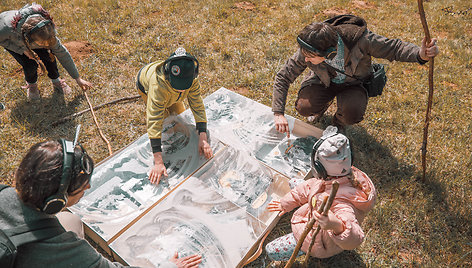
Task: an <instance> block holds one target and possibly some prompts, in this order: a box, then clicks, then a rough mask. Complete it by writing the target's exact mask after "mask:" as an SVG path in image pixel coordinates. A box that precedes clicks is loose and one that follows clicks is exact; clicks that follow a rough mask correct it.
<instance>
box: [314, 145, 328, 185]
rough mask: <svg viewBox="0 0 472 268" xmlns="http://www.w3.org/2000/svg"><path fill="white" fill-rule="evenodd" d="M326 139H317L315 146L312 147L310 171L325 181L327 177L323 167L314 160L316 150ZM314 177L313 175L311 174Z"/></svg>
mask: <svg viewBox="0 0 472 268" xmlns="http://www.w3.org/2000/svg"><path fill="white" fill-rule="evenodd" d="M327 138H328V137H326V138H324V139H321V138H320V139H319V140H317V141H316V142H315V144H314V145H313V150H312V151H311V169H312V171H313V172H315V173H316V174H318V176H319V177H320V178H321V179H323V180H325V179H326V178H327V177H328V173H327V172H326V169H325V167H324V166H323V164H322V163H321V162H320V161H319V160H318V159H316V153H317V151H318V149H319V148H320V146H321V144H323V142H324V141H325V140H326V139H327ZM313 175H315V174H313Z"/></svg>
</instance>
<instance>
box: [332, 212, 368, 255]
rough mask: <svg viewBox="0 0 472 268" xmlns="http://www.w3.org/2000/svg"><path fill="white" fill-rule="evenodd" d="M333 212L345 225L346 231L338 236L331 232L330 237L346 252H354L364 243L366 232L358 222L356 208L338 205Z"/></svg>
mask: <svg viewBox="0 0 472 268" xmlns="http://www.w3.org/2000/svg"><path fill="white" fill-rule="evenodd" d="M332 211H333V212H334V215H336V217H338V218H339V219H340V220H341V221H342V222H343V223H344V226H345V229H344V232H342V233H340V234H338V235H335V234H334V233H333V231H332V230H329V231H328V235H329V237H331V239H333V242H334V243H336V245H338V246H339V247H340V248H342V249H344V250H352V249H355V248H357V247H358V246H360V244H362V242H363V241H364V231H363V230H362V228H361V226H360V225H359V222H358V221H357V218H356V214H355V211H354V208H353V207H352V206H351V205H350V204H337V205H336V207H334V208H333V210H332Z"/></svg>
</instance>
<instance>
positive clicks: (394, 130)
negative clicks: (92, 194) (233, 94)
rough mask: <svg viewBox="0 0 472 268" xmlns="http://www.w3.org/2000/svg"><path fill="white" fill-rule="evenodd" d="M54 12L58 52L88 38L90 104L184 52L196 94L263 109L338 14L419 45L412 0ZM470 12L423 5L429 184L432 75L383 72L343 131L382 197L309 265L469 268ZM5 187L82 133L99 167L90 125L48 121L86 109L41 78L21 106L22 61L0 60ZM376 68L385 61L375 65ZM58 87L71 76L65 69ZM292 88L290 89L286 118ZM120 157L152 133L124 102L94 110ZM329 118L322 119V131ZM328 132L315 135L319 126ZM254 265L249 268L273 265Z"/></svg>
mask: <svg viewBox="0 0 472 268" xmlns="http://www.w3.org/2000/svg"><path fill="white" fill-rule="evenodd" d="M25 3H27V2H26V1H23V0H21V1H18V0H3V1H2V2H1V3H0V10H1V11H4V10H9V9H17V8H19V7H21V6H22V5H23V4H25ZM38 3H40V4H42V5H43V6H44V7H45V8H47V9H48V10H50V11H51V13H52V15H53V16H54V18H55V19H56V22H57V25H58V32H59V37H60V38H61V40H62V41H63V42H64V43H67V42H70V41H85V42H88V43H90V44H91V48H92V49H93V51H92V53H91V54H90V55H88V56H87V55H86V56H83V55H82V56H80V55H78V56H77V59H78V58H80V59H81V60H80V61H79V62H78V63H77V65H78V68H79V71H80V73H81V74H82V76H83V77H84V78H85V79H88V80H90V81H91V82H93V83H94V84H95V88H94V89H92V90H91V91H90V93H89V96H90V97H91V98H92V101H93V103H94V104H100V103H104V102H107V101H109V100H112V99H115V98H118V97H124V96H129V95H135V94H136V91H135V89H134V76H135V73H136V71H137V70H138V69H139V68H140V67H141V66H143V65H144V64H146V63H148V62H150V61H154V60H157V59H162V58H165V57H166V56H167V55H168V54H170V53H171V51H173V50H174V49H175V48H176V47H177V46H178V45H185V47H186V48H187V49H188V50H189V51H190V52H192V53H193V54H195V55H196V56H197V57H198V58H199V60H200V63H201V71H200V74H201V77H202V84H203V92H204V95H208V94H210V93H212V92H213V91H215V90H217V89H218V88H219V87H221V86H224V87H227V88H234V89H236V90H237V91H238V92H240V93H242V94H244V95H246V96H248V97H250V98H252V99H254V100H256V101H259V102H261V103H264V104H267V105H270V103H271V91H272V84H273V80H274V75H275V73H276V72H277V70H278V69H279V68H280V67H281V66H282V65H283V63H284V62H285V60H286V59H287V58H288V57H289V56H290V55H291V54H292V53H293V52H294V50H295V49H296V46H297V45H296V42H295V41H294V40H295V36H296V34H297V32H298V31H299V30H301V29H302V28H303V26H305V25H306V24H308V23H310V22H312V21H314V20H323V19H326V18H328V16H332V15H334V14H337V13H339V12H350V13H354V14H356V15H360V16H363V17H364V18H365V19H366V20H367V22H368V24H369V28H370V29H371V30H373V31H374V32H377V33H379V34H382V35H385V36H388V37H395V38H401V39H403V40H406V41H409V42H412V43H416V44H419V43H420V41H421V39H422V36H423V33H422V27H421V24H420V20H419V15H418V14H417V6H416V1H400V0H392V1H380V0H375V1H374V0H370V1H357V0H356V1H346V0H330V1H328V0H319V1H308V0H297V1H295V0H280V1H276V2H275V1H269V0H261V1H251V2H247V1H246V3H241V2H240V1H229V0H226V1H216V0H208V1H196V0H187V1H182V0H180V1H178V0H177V1H160V0H155V1H150V0H139V1H138V0H128V1H118V0H68V1H64V0H57V1H51V0H40V1H38ZM450 5H453V10H454V11H461V10H467V9H468V8H470V7H472V6H471V4H470V1H469V0H457V1H454V2H453V4H451V2H450V1H446V0H436V1H428V2H426V3H425V8H426V13H427V17H428V23H429V25H430V29H431V32H432V35H433V36H437V37H438V38H439V45H440V48H441V55H440V56H439V57H437V59H436V68H435V81H436V82H435V96H434V106H433V111H432V119H431V125H430V132H429V133H430V135H429V140H428V141H429V144H428V182H427V183H421V182H419V181H418V180H417V177H418V174H419V171H420V169H421V163H420V161H421V159H420V151H419V150H420V147H421V143H422V130H423V121H424V114H425V109H426V98H427V90H428V89H427V67H425V66H419V65H417V64H408V63H389V71H388V77H389V81H388V84H387V88H386V90H385V92H384V94H383V95H382V96H381V97H377V98H374V99H371V100H370V103H369V106H368V110H367V114H366V117H365V120H364V121H363V122H361V123H360V124H358V125H356V126H353V127H349V128H348V129H347V134H348V136H349V137H351V138H352V140H353V143H354V145H355V154H356V165H357V166H358V167H360V168H361V169H362V170H364V171H365V172H366V173H367V174H369V175H370V176H371V177H372V179H373V180H374V183H375V185H376V186H377V189H378V192H379V199H378V203H377V205H376V207H375V208H374V210H373V211H372V212H371V213H370V214H369V216H368V217H367V218H366V220H365V222H364V225H363V227H364V231H365V233H366V235H367V236H366V240H365V242H364V243H363V244H362V246H361V247H360V248H358V249H357V250H355V251H349V252H345V253H342V254H340V255H338V256H335V257H333V258H330V259H327V260H312V262H311V263H312V266H313V267H333V266H334V267H346V266H347V267H349V266H351V267H358V266H361V267H362V266H395V267H397V266H428V267H437V266H452V267H454V266H462V267H467V266H468V267H470V266H471V265H472V262H471V259H472V258H471V256H472V255H471V251H472V242H471V241H472V229H471V226H472V220H471V218H470V215H471V214H472V205H471V198H470V196H472V189H471V186H470V185H471V176H470V174H471V173H472V154H471V151H472V142H471V138H470V133H471V132H472V120H471V114H472V93H471V91H470V89H471V84H472V83H471V79H472V78H471V76H470V73H471V70H472V50H471V45H470V44H471V43H472V30H471V29H472V10H471V11H470V12H469V13H467V14H464V13H463V14H455V15H454V14H447V12H445V11H444V10H442V9H443V8H446V7H448V6H450ZM0 57H1V58H2V62H1V66H0V77H1V79H0V86H1V90H2V95H1V96H0V102H3V103H5V105H6V107H7V109H6V110H5V111H1V112H0V120H1V123H0V127H1V137H0V146H1V148H0V149H1V150H0V177H1V178H2V179H3V180H2V181H3V182H7V183H11V178H12V177H13V173H14V170H15V167H16V166H17V165H18V163H19V161H20V159H21V157H22V156H23V155H24V153H25V151H26V150H27V149H28V148H29V147H30V146H31V145H33V144H34V143H36V142H39V141H42V140H46V139H52V138H57V137H67V138H72V136H73V132H74V129H75V128H74V126H75V125H76V124H79V123H80V124H82V127H83V128H82V129H83V132H82V135H81V141H82V142H83V143H84V145H85V146H86V148H88V151H89V153H90V154H91V155H92V156H93V158H94V159H95V160H96V161H100V160H101V159H103V158H105V157H106V156H107V149H106V146H105V145H104V143H103V142H102V141H101V140H100V138H99V136H98V134H97V132H96V128H95V126H94V124H93V121H92V119H91V117H90V115H84V116H81V117H78V118H77V119H75V120H74V121H71V122H69V123H66V124H62V125H60V126H58V127H51V126H50V125H51V123H52V122H54V121H55V120H57V119H59V118H61V117H63V116H65V115H68V114H70V113H73V112H75V111H78V110H83V109H85V108H87V104H86V101H85V99H84V98H83V96H82V94H81V93H80V92H79V91H76V92H75V93H74V94H72V95H70V96H66V99H65V101H63V100H62V99H61V97H60V96H55V95H54V94H52V87H51V85H50V84H49V83H50V82H49V81H47V80H48V79H46V78H45V77H44V76H43V77H41V78H40V83H39V86H40V88H41V90H42V96H43V100H42V102H41V103H39V104H29V103H27V102H26V96H25V92H24V91H22V90H21V89H20V86H21V85H22V84H23V83H24V82H23V78H22V74H21V71H19V66H18V64H17V63H16V62H15V61H14V60H13V58H12V57H10V56H9V55H8V54H7V53H6V52H0ZM380 62H385V61H382V60H380ZM62 73H63V76H64V77H67V79H68V80H69V81H70V82H69V83H70V84H72V83H73V82H72V81H71V80H70V77H68V76H67V74H65V71H64V70H62ZM299 83H300V79H298V80H297V81H296V83H295V85H293V86H292V87H291V89H290V96H289V100H288V106H287V107H288V110H287V112H288V113H289V114H291V115H296V113H295V111H294V109H293V104H294V101H295V96H296V92H297V90H298V86H299ZM97 116H98V118H99V121H100V122H101V126H102V128H103V131H104V132H105V134H106V136H107V137H108V138H109V140H110V142H111V143H112V146H113V148H114V149H115V150H117V149H119V148H121V147H123V146H125V145H126V144H128V143H129V142H131V141H133V140H134V139H136V138H137V137H139V136H140V135H142V134H143V133H145V132H146V127H145V124H144V122H145V120H144V106H143V104H142V103H141V102H132V103H127V104H119V105H114V106H111V107H106V108H104V109H101V110H100V111H98V112H97ZM325 121H326V120H325ZM322 126H323V125H322ZM287 232H290V227H289V218H288V216H286V217H285V218H284V219H283V220H282V222H281V223H279V224H278V225H277V226H276V228H275V230H274V233H273V234H271V236H270V237H269V238H268V241H270V240H271V239H273V238H275V237H276V236H278V235H280V234H285V233H287ZM269 263H270V262H269V260H268V259H267V257H266V256H265V255H262V256H261V257H260V258H259V259H258V260H256V262H255V263H254V264H252V265H251V266H252V267H264V266H267V265H269Z"/></svg>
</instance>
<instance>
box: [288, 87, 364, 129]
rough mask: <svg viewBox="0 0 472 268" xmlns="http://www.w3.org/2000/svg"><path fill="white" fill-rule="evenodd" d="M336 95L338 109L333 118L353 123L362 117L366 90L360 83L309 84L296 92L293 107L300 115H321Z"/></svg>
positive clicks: (341, 122) (343, 122) (348, 123)
mask: <svg viewBox="0 0 472 268" xmlns="http://www.w3.org/2000/svg"><path fill="white" fill-rule="evenodd" d="M334 97H336V100H337V104H338V109H337V111H336V114H335V115H334V118H333V120H334V121H337V122H339V123H340V124H342V125H353V124H356V123H359V122H360V121H362V120H363V119H364V114H365V109H366V108H367V102H368V99H369V98H368V97H367V92H366V90H365V89H364V88H363V87H362V86H361V85H350V86H346V85H337V84H334V83H331V85H330V86H329V87H328V88H326V87H324V86H323V85H309V86H305V87H302V88H301V89H300V91H299V92H298V98H297V101H296V102H295V109H296V110H297V111H298V112H299V113H300V115H302V116H321V115H323V113H324V112H325V111H326V110H327V109H328V107H329V106H330V105H331V102H332V101H333V99H334Z"/></svg>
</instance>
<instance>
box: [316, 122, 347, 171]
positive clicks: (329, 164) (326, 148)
mask: <svg viewBox="0 0 472 268" xmlns="http://www.w3.org/2000/svg"><path fill="white" fill-rule="evenodd" d="M321 139H323V141H322V143H321V144H320V145H319V147H318V149H317V150H316V152H315V156H314V160H315V161H316V160H317V161H319V162H320V163H321V164H322V165H323V167H324V169H325V170H326V174H327V175H328V176H345V175H347V174H349V173H351V166H352V155H351V146H350V144H349V139H348V138H347V137H346V136H344V135H343V134H341V133H337V128H336V127H334V126H329V127H327V128H326V130H325V131H324V132H323V136H322V137H321Z"/></svg>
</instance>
